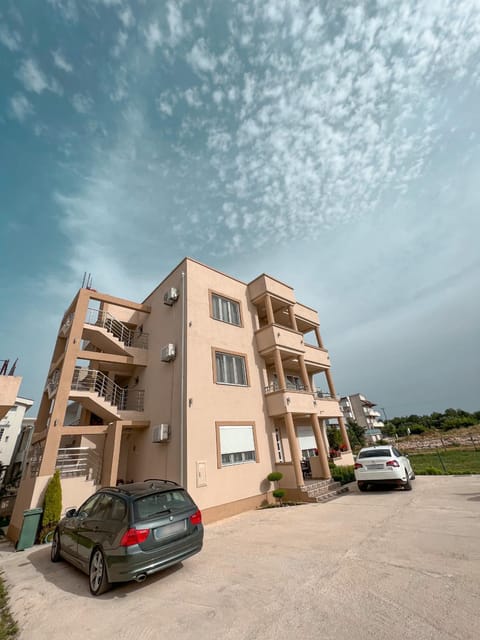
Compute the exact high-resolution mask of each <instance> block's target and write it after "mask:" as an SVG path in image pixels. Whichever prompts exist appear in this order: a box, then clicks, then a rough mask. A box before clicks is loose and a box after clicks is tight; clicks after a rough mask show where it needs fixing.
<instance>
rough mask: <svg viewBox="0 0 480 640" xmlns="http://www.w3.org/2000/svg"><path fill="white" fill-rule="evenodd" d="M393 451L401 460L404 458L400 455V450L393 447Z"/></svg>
mask: <svg viewBox="0 0 480 640" xmlns="http://www.w3.org/2000/svg"><path fill="white" fill-rule="evenodd" d="M392 451H393V453H394V454H395V455H396V456H397V458H401V457H402V454H401V453H400V451H399V450H398V449H396V448H395V447H392Z"/></svg>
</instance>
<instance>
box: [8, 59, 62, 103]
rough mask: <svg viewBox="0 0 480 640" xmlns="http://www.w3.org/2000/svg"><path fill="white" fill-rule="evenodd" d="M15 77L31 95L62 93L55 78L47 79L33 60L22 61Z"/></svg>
mask: <svg viewBox="0 0 480 640" xmlns="http://www.w3.org/2000/svg"><path fill="white" fill-rule="evenodd" d="M16 75H17V78H18V79H19V80H20V82H21V83H22V84H23V86H24V87H25V89H26V90H27V91H32V92H33V93H43V92H44V91H52V92H53V93H58V94H61V93H62V92H63V90H62V88H61V86H60V85H59V83H58V82H57V81H56V80H55V78H50V79H49V78H47V77H46V75H45V74H44V73H43V71H42V70H41V69H40V67H39V66H38V63H37V62H36V61H35V60H34V59H33V58H27V59H26V60H24V61H23V62H22V64H21V65H20V69H19V70H18V71H17V74H16Z"/></svg>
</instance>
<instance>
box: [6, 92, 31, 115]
mask: <svg viewBox="0 0 480 640" xmlns="http://www.w3.org/2000/svg"><path fill="white" fill-rule="evenodd" d="M10 113H11V115H12V117H13V118H15V119H16V120H18V121H19V122H23V121H24V120H25V119H26V118H27V117H28V116H29V115H31V114H32V113H33V106H32V103H31V102H30V100H29V99H28V98H27V97H26V96H24V95H23V94H22V93H17V94H15V95H14V96H13V97H12V98H11V99H10Z"/></svg>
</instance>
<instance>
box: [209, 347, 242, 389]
mask: <svg viewBox="0 0 480 640" xmlns="http://www.w3.org/2000/svg"><path fill="white" fill-rule="evenodd" d="M215 374H216V375H215V379H216V382H218V383H220V384H235V385H242V386H247V368H246V366H245V357H244V356H236V355H232V354H231V353H221V352H220V351H216V352H215Z"/></svg>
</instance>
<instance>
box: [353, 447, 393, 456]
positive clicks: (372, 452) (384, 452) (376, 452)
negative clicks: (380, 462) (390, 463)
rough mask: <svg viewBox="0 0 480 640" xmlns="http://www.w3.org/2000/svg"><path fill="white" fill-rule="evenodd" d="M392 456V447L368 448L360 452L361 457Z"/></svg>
mask: <svg viewBox="0 0 480 640" xmlns="http://www.w3.org/2000/svg"><path fill="white" fill-rule="evenodd" d="M391 456H392V452H391V451H390V449H367V450H366V451H360V453H359V454H358V457H359V458H390V457H391Z"/></svg>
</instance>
